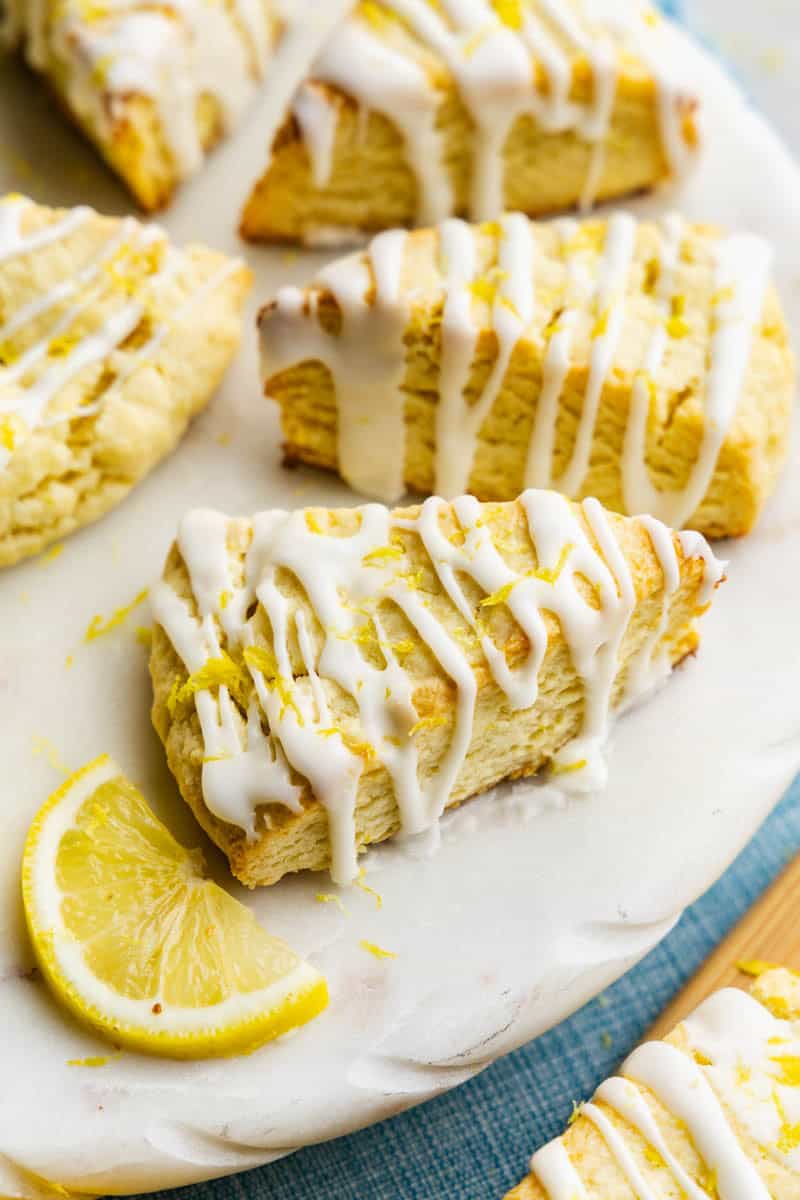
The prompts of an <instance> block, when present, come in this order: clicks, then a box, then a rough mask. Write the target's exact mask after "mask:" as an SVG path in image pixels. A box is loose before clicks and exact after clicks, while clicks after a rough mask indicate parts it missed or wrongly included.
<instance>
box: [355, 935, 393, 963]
mask: <svg viewBox="0 0 800 1200" xmlns="http://www.w3.org/2000/svg"><path fill="white" fill-rule="evenodd" d="M358 944H359V946H360V947H361V949H362V950H366V952H367V954H371V955H372V957H373V958H397V955H396V954H395V952H394V950H384V949H383V947H382V946H376V945H375V943H374V942H367V941H364V940H363V939H362V940H361V941H360V942H359V943H358Z"/></svg>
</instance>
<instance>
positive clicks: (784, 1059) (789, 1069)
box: [770, 1054, 800, 1087]
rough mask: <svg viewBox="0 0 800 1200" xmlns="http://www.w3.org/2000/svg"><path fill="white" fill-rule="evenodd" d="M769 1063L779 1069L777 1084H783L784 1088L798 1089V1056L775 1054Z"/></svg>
mask: <svg viewBox="0 0 800 1200" xmlns="http://www.w3.org/2000/svg"><path fill="white" fill-rule="evenodd" d="M770 1062H773V1063H775V1066H776V1067H780V1072H781V1073H780V1075H779V1076H778V1083H783V1084H785V1085H786V1087H800V1055H797V1054H776V1055H775V1056H774V1057H772V1058H770Z"/></svg>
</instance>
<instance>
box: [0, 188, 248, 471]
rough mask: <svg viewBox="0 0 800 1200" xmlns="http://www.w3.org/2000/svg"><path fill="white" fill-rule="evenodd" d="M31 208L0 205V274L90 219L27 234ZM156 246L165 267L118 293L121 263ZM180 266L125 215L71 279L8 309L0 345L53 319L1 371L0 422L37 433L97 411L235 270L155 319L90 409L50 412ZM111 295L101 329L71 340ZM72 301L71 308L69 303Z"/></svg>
mask: <svg viewBox="0 0 800 1200" xmlns="http://www.w3.org/2000/svg"><path fill="white" fill-rule="evenodd" d="M32 208H33V205H32V202H31V201H29V200H27V199H26V198H24V197H17V196H12V197H8V198H6V199H4V200H0V268H2V264H4V263H7V262H9V261H11V260H14V259H18V258H22V257H26V258H29V257H30V256H32V255H35V254H36V253H37V251H40V250H42V249H43V248H45V247H48V246H52V245H55V244H56V243H58V242H63V241H65V240H66V239H68V238H69V237H71V236H72V235H73V234H75V233H77V232H79V231H80V229H81V227H82V226H83V225H85V224H86V223H87V221H88V220H89V219H90V218H91V217H93V216H94V214H93V213H92V210H91V209H87V208H79V209H75V210H73V211H72V212H70V213H68V214H67V215H66V216H64V217H61V218H59V219H58V220H57V221H54V222H51V223H50V224H48V225H45V226H43V227H42V228H41V229H39V230H36V231H34V232H31V233H29V234H26V233H24V232H23V221H24V218H25V215H26V213H27V212H28V211H29V210H30V209H32ZM158 243H162V244H163V247H164V249H163V256H162V261H161V263H160V265H159V266H158V269H157V270H156V271H154V272H153V273H151V274H149V275H147V276H146V277H145V278H143V279H142V282H141V286H140V289H139V294H138V295H133V296H129V295H128V292H127V288H126V287H119V288H117V290H116V293H115V286H116V284H115V278H114V276H115V275H116V276H117V277H120V278H121V277H124V271H125V266H126V260H127V259H128V258H131V259H135V257H136V256H137V255H139V254H141V253H142V252H143V251H146V250H147V249H148V247H152V246H154V245H156V244H158ZM182 261H183V260H182V257H181V255H180V254H179V253H178V252H176V251H175V250H173V248H172V247H171V246H169V244H168V243H166V242H165V235H164V233H163V232H162V231H161V230H160V229H159V228H158V227H157V226H155V225H153V226H143V225H140V224H139V223H138V222H137V221H135V220H133V219H132V218H130V217H128V218H125V219H124V220H122V221H120V222H118V223H117V224H115V225H113V226H111V227H110V229H109V232H108V234H107V235H106V236H105V238H104V240H103V241H102V242H101V244H100V248H99V250H98V251H97V252H96V253H95V255H94V256H93V257H92V258H90V259H89V260H88V261H87V262H86V264H85V265H84V266H82V267H81V268H80V269H79V270H77V271H76V272H75V273H74V274H73V275H72V276H70V277H68V278H66V279H62V280H60V281H59V282H57V283H54V284H53V285H52V286H51V287H50V288H49V289H47V290H46V291H44V292H43V293H42V294H41V295H40V296H36V297H35V298H34V299H32V300H30V301H29V302H28V303H27V304H25V305H23V306H21V307H20V308H19V309H16V310H13V311H12V312H11V313H10V314H9V316H8V319H7V320H6V322H5V323H4V324H3V325H2V326H0V345H2V344H7V343H8V342H9V341H10V339H12V338H13V337H16V336H18V335H19V334H20V333H21V332H24V330H25V328H26V326H28V325H30V324H31V323H32V322H35V321H38V320H40V319H41V318H42V317H45V316H46V315H47V314H48V313H50V312H51V311H54V313H55V316H54V319H53V320H52V321H51V322H50V323H49V324H48V326H47V327H46V328H45V329H44V330H43V331H42V333H41V334H40V336H39V337H38V338H37V339H36V340H35V341H33V342H32V343H31V344H30V345H28V346H27V347H26V349H25V350H24V352H22V353H21V354H20V355H19V357H17V358H16V359H14V360H12V361H11V362H10V364H8V365H0V421H3V422H6V421H8V420H9V418H12V419H18V420H19V421H20V422H21V423H22V425H23V426H24V428H25V430H26V431H27V432H28V433H30V432H31V431H32V430H35V429H36V428H37V427H41V426H44V425H52V424H58V423H60V422H62V421H65V420H66V421H68V420H70V419H72V418H78V417H80V418H84V417H87V416H92V415H94V414H95V413H97V412H99V411H100V409H101V408H102V407H103V406H104V405H105V404H107V403H108V401H109V399H110V398H111V397H112V396H113V395H114V394H115V392H116V391H118V389H119V388H120V387H121V386H122V384H123V383H124V381H125V380H126V379H127V378H128V377H129V376H130V375H131V374H132V373H133V371H134V370H135V369H136V368H137V367H138V366H140V365H141V364H142V363H143V362H145V361H146V360H147V359H148V358H149V357H151V355H152V353H153V352H154V351H155V349H156V348H157V347H158V345H159V344H160V342H161V341H162V340H163V339H164V337H166V335H167V334H168V332H169V330H170V329H171V328H172V326H173V324H174V322H175V321H176V320H179V319H180V318H181V317H182V316H184V315H185V314H186V311H188V309H189V307H190V306H191V305H193V304H195V303H197V302H198V301H199V300H200V299H201V298H202V296H204V295H206V294H207V293H208V291H209V290H211V289H213V288H216V287H218V286H220V285H221V284H222V283H223V282H224V280H225V278H227V277H228V275H229V274H230V273H231V272H232V271H234V270H236V269H238V268H239V266H240V264H239V263H238V262H236V261H228V262H226V263H225V264H224V266H223V267H222V268H221V269H220V271H218V272H216V273H215V275H214V276H212V277H211V279H209V280H208V281H207V282H206V283H205V284H204V285H203V286H202V287H201V288H197V289H195V291H194V292H193V294H192V295H191V296H190V297H189V299H188V300H187V301H186V302H185V303H184V305H182V306H180V308H179V309H178V311H177V313H175V314H172V315H171V316H170V317H169V318H159V319H158V320H157V321H154V322H153V331H152V333H151V336H150V337H149V338H148V340H147V341H146V342H145V344H144V345H143V346H141V347H140V348H139V349H137V350H136V351H133V352H131V353H130V354H129V355H128V356H127V358H125V359H121V360H120V362H119V363H118V364H117V366H118V370H117V372H116V375H115V379H114V381H113V382H112V383H111V385H110V386H109V387H108V388H107V389H106V390H105V391H104V392H103V393H102V394H101V396H100V398H99V399H98V400H97V401H96V402H95V403H94V404H91V405H84V406H82V407H75V406H73V408H72V409H70V411H69V412H66V411H59V410H57V409H56V410H53V407H52V406H53V402H54V401H57V399H58V397H59V395H60V394H61V393H62V391H63V390H64V389H65V388H66V387H67V386H68V385H69V384H70V383H71V381H72V380H74V379H75V378H76V376H77V375H78V374H79V373H80V372H81V371H83V370H84V369H85V368H87V367H89V366H92V365H94V364H97V363H99V362H101V361H103V360H105V359H107V358H109V356H111V355H112V354H113V353H114V352H115V351H117V350H119V348H120V347H121V345H122V343H123V342H124V341H125V339H126V338H127V337H128V336H129V335H130V334H131V333H132V332H133V331H134V330H135V329H136V328H137V327H138V326H139V324H140V322H141V321H142V319H143V317H144V316H145V314H146V313H148V312H149V311H150V310H149V308H148V303H149V302H151V301H154V300H155V301H157V300H158V297H159V294H160V293H161V292H163V290H164V289H165V288H166V286H167V285H168V284H169V283H171V282H172V281H173V280H174V279H175V276H176V274H177V272H178V271H179V269H180V267H181V265H182ZM123 282H124V279H123ZM112 295H116V297H118V302H117V303H115V304H114V305H112V306H111V307H110V310H109V311H107V312H106V313H105V315H104V316H103V317H102V319H101V320H100V322H99V324H97V326H96V327H94V328H91V329H90V330H89V331H88V332H85V333H83V334H81V335H80V336H79V337H76V336H74V329H75V326H76V324H77V323H78V322H79V320H80V318H81V317H82V316H84V315H85V314H87V313H90V312H91V310H92V306H93V305H94V304H97V303H100V302H102V303H104V304H106V303H107V301H108V299H109V297H110V296H112ZM73 298H74V302H72V303H70V301H73ZM61 338H64V339H65V340H66V341H65V348H64V349H63V350H60V351H59V353H58V355H57V356H56V357H53V358H51V357H50V352H51V349H52V347H53V346H54V344H56V339H61ZM9 428H12V427H9ZM16 432H17V430H16V427H14V433H13V436H12V437H11V445H9V444H8V443H7V442H5V443H4V444H3V445H0V470H2V469H3V468H4V467H6V466H7V464H8V463H9V461H10V460H11V459H12V457H13V453H14V446H15V442H16Z"/></svg>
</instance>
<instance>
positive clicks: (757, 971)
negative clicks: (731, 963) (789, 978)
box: [736, 958, 780, 979]
mask: <svg viewBox="0 0 800 1200" xmlns="http://www.w3.org/2000/svg"><path fill="white" fill-rule="evenodd" d="M778 967H780V963H773V962H766V961H765V960H764V959H762V958H743V959H740V960H739V961H738V962H737V964H736V970H737V971H741V972H742V974H743V975H750V976H751V978H753V979H758V977H759V975H766V973H767V971H774V970H775V969H776V968H778Z"/></svg>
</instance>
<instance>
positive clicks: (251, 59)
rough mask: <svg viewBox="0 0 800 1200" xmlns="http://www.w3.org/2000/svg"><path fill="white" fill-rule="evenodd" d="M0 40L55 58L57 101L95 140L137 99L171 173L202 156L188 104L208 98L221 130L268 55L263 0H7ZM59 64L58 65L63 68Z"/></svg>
mask: <svg viewBox="0 0 800 1200" xmlns="http://www.w3.org/2000/svg"><path fill="white" fill-rule="evenodd" d="M7 6H8V16H7V29H6V31H5V36H6V39H7V40H18V39H20V38H21V39H22V40H24V43H25V53H26V56H27V58H28V61H29V63H30V65H31V66H32V67H33V68H34V69H36V70H40V71H48V70H50V69H51V68H52V67H53V61H54V60H55V62H56V63H57V64H59V78H62V77H63V80H64V86H65V88H66V92H67V99H68V102H69V104H70V105H71V107H72V108H73V109H74V110H75V112H76V113H77V114H78V116H79V117H81V118H82V119H84V120H87V121H89V122H90V123H91V125H92V128H93V129H96V130H98V131H99V133H100V136H101V137H102V138H103V140H105V141H109V142H110V141H111V140H113V136H114V122H115V120H116V118H117V117H118V115H119V111H120V107H119V106H120V102H121V101H124V100H125V98H126V97H128V96H130V95H135V96H145V97H147V98H148V99H149V100H151V101H152V102H153V103H154V104H155V106H156V110H157V114H158V119H159V122H160V125H161V128H162V130H163V133H164V136H165V139H166V142H167V145H168V146H169V149H170V151H171V154H172V157H173V160H174V165H175V169H176V172H177V175H178V177H179V178H185V177H186V176H188V175H190V174H192V172H194V171H196V170H197V168H198V167H199V166H200V164H201V163H202V160H203V154H204V151H203V145H202V142H201V138H200V131H199V128H198V122H197V107H198V104H199V103H200V101H201V100H202V99H203V98H204V97H208V96H210V97H213V99H214V101H215V102H216V104H217V106H218V111H219V117H220V121H221V125H222V128H223V131H224V132H229V131H230V130H231V129H232V128H233V127H234V126H235V125H236V123H237V122H238V121H239V119H240V117H241V116H242V114H243V112H244V110H245V108H246V107H247V105H248V104H249V102H250V100H251V99H252V98H253V97H254V96H255V95H256V94H257V90H258V87H259V84H260V83H261V82H262V80H263V78H264V75H265V71H266V68H267V65H268V62H269V59H270V55H271V52H272V46H273V41H274V36H275V30H274V22H273V17H272V16H271V14H270V9H269V4H268V3H266V2H265V0H231V3H218V2H215V0H167V3H165V4H159V5H155V6H153V5H148V4H147V3H144V2H142V0H101V2H100V3H97V4H92V5H86V4H84V3H82V2H81V0H66V2H65V3H62V4H56V3H54V2H53V0H39V2H38V3H35V4H34V3H28V2H27V0H7ZM62 64H67V69H66V71H65V70H64V68H63V66H62Z"/></svg>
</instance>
